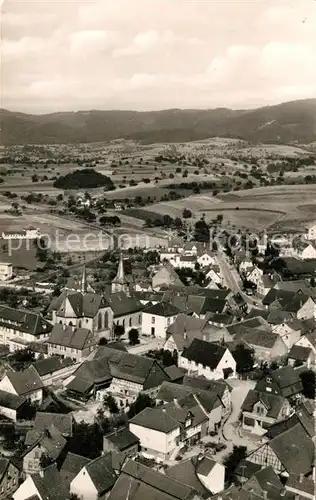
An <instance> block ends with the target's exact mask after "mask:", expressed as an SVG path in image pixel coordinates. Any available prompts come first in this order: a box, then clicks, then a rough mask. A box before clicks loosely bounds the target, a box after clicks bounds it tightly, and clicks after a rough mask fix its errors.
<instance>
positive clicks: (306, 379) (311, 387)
mask: <svg viewBox="0 0 316 500" xmlns="http://www.w3.org/2000/svg"><path fill="white" fill-rule="evenodd" d="M300 379H301V381H302V384H303V390H302V394H303V396H305V397H306V398H309V399H315V394H316V392H315V391H316V373H315V372H314V371H312V370H306V371H304V372H302V373H300Z"/></svg>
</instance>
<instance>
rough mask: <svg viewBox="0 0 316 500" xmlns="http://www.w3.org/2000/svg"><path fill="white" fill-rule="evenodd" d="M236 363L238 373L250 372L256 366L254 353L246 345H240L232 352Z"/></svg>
mask: <svg viewBox="0 0 316 500" xmlns="http://www.w3.org/2000/svg"><path fill="white" fill-rule="evenodd" d="M232 354H233V357H234V359H235V361H236V371H237V373H245V372H249V371H250V370H251V369H252V367H253V365H254V352H253V350H252V349H248V348H247V347H245V346H244V344H238V345H237V346H236V348H235V350H234V351H233V352H232Z"/></svg>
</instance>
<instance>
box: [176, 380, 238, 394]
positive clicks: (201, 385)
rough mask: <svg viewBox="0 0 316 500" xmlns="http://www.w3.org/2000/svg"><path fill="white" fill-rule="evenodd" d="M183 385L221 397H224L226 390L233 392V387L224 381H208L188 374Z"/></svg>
mask: <svg viewBox="0 0 316 500" xmlns="http://www.w3.org/2000/svg"><path fill="white" fill-rule="evenodd" d="M182 383H183V385H184V386H186V387H192V388H196V389H200V390H205V391H211V392H215V393H216V394H218V395H219V397H222V396H223V394H224V392H225V390H226V389H228V390H229V391H230V392H231V391H232V390H233V389H232V387H231V386H230V385H229V384H228V383H227V382H226V380H224V379H218V380H208V379H206V378H204V377H203V376H201V377H192V376H191V375H188V374H187V375H185V377H184V379H183V382H182Z"/></svg>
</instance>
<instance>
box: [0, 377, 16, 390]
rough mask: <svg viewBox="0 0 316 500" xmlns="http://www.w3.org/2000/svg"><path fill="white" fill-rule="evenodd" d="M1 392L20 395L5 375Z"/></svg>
mask: <svg viewBox="0 0 316 500" xmlns="http://www.w3.org/2000/svg"><path fill="white" fill-rule="evenodd" d="M0 390H1V391H5V392H9V393H10V394H16V395H18V393H17V392H16V390H15V389H14V387H13V385H12V384H11V382H10V380H9V378H8V376H7V375H5V376H4V377H3V379H2V380H1V381H0Z"/></svg>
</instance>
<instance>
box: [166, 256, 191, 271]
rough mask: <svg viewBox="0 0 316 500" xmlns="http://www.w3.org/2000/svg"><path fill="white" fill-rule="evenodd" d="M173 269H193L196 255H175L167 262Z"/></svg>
mask: <svg viewBox="0 0 316 500" xmlns="http://www.w3.org/2000/svg"><path fill="white" fill-rule="evenodd" d="M169 262H170V264H171V265H172V266H173V267H176V268H178V269H192V270H194V269H195V264H196V255H179V254H176V255H175V256H174V257H171V258H170V260H169Z"/></svg>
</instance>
